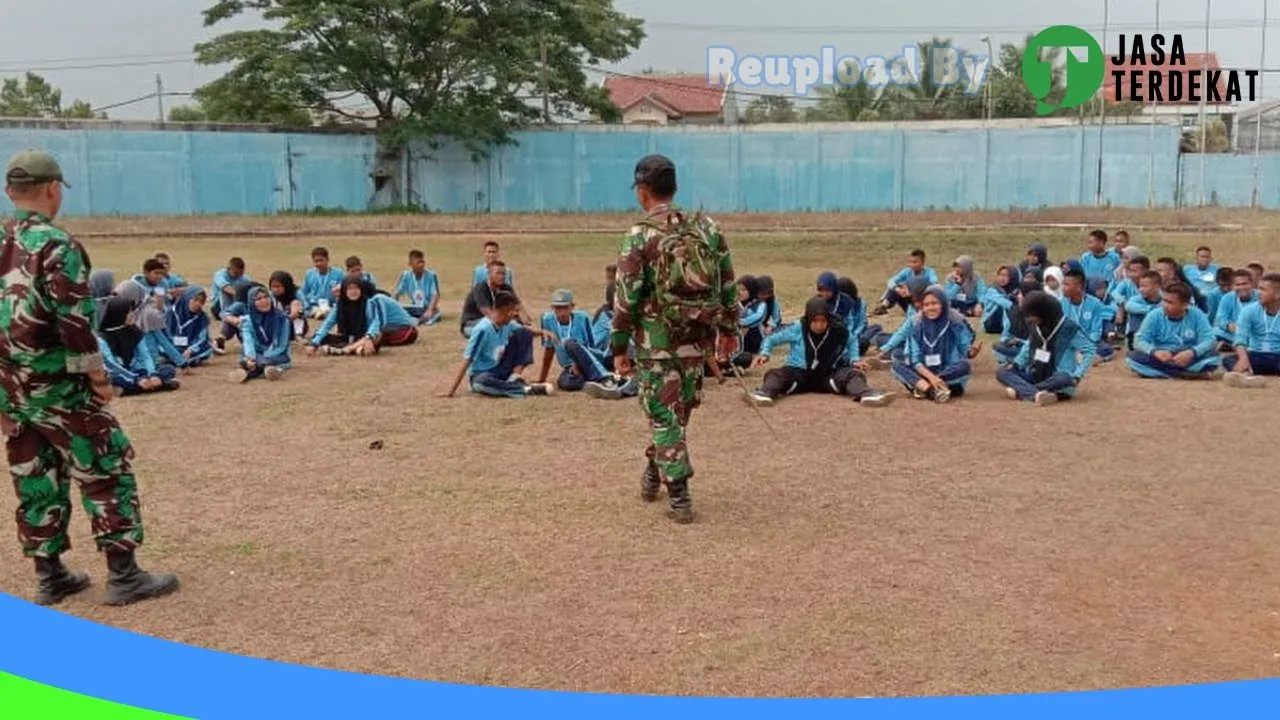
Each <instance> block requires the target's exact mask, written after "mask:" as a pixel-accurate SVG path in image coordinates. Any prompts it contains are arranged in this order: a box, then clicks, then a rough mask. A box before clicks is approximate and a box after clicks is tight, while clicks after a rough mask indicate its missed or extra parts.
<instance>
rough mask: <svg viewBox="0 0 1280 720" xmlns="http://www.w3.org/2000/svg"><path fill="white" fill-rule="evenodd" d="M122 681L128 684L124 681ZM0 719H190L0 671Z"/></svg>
mask: <svg viewBox="0 0 1280 720" xmlns="http://www.w3.org/2000/svg"><path fill="white" fill-rule="evenodd" d="M122 681H123V682H128V679H127V678H125V679H123V680H122ZM0 717H6V718H8V717H13V718H20V717H23V718H36V717H40V718H49V720H79V719H80V718H93V720H193V718H182V717H179V716H177V715H165V714H164V713H158V712H152V711H151V710H141V709H138V708H132V707H129V706H128V705H118V704H116V703H113V702H108V701H106V700H98V699H97V698H91V697H86V696H84V695H77V694H75V693H73V692H67V691H66V690H59V689H58V688H55V687H50V686H48V685H41V684H40V683H37V682H32V681H30V680H26V679H24V678H20V677H17V676H16V675H9V674H6V673H2V672H0Z"/></svg>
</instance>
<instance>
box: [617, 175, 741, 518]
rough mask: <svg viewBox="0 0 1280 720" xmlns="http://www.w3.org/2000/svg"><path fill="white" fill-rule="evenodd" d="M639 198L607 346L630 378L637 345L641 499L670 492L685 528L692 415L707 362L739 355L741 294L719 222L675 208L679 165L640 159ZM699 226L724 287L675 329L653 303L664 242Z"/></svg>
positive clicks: (689, 504)
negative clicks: (684, 227)
mask: <svg viewBox="0 0 1280 720" xmlns="http://www.w3.org/2000/svg"><path fill="white" fill-rule="evenodd" d="M633 187H634V188H635V190H636V199H637V200H638V201H639V203H640V206H641V207H642V208H643V209H644V211H645V213H646V214H645V217H644V218H643V219H642V220H641V222H639V223H637V224H636V225H635V226H633V227H632V228H631V231H630V232H629V233H628V235H627V236H626V237H625V238H624V239H623V241H622V249H621V256H620V257H619V258H618V280H617V290H616V293H615V299H614V313H613V327H612V330H613V332H612V335H611V337H610V345H611V347H612V352H613V356H614V368H615V370H616V372H618V374H620V375H624V376H625V375H630V374H631V373H632V370H633V367H632V363H631V360H630V359H629V358H628V355H627V349H628V346H629V345H630V344H631V343H632V342H634V344H635V352H636V367H635V368H634V370H635V371H636V373H637V375H638V376H639V382H640V400H641V404H642V406H643V407H644V412H645V416H646V417H647V418H648V421H649V428H650V431H651V433H652V438H651V442H650V444H649V447H648V449H647V450H646V452H645V455H646V456H647V457H648V464H647V465H646V467H645V471H644V473H643V475H642V477H641V485H640V496H641V498H642V499H644V500H645V501H646V502H653V501H655V500H657V498H658V491H659V490H660V488H661V485H662V484H665V485H666V486H667V495H668V499H669V501H670V505H671V510H670V512H669V514H670V516H671V517H672V518H673V519H674V520H676V521H677V522H681V523H688V522H692V521H693V501H692V499H691V498H690V496H689V480H690V478H692V477H693V466H692V465H690V463H689V451H688V448H687V446H686V443H685V433H686V428H687V427H688V424H689V416H690V415H691V414H692V412H693V410H694V408H696V407H697V406H698V405H699V404H700V402H701V395H702V377H703V368H704V363H705V362H706V360H707V356H708V355H709V354H710V353H711V352H712V351H714V350H716V349H717V348H716V338H717V335H718V336H719V339H720V347H719V352H718V353H717V354H718V355H719V356H721V357H730V356H732V354H733V352H734V351H735V350H736V344H737V337H738V314H739V305H738V294H737V293H738V291H737V285H736V280H735V279H734V272H733V260H732V257H731V256H730V253H729V248H728V246H727V245H726V244H725V242H724V239H723V238H722V237H721V236H720V231H719V229H718V227H717V226H716V224H715V222H714V221H712V220H711V219H709V218H705V217H703V216H701V215H699V216H697V217H686V216H685V215H684V213H682V212H681V211H680V210H678V209H677V208H676V207H674V206H673V205H672V204H671V199H672V198H673V197H674V196H675V192H676V169H675V165H674V164H673V163H672V162H671V160H669V159H668V158H666V157H663V156H661V155H650V156H648V157H645V158H643V159H641V160H640V162H639V163H637V165H636V168H635V184H634V186H633ZM685 222H691V223H695V224H696V226H697V228H698V230H699V231H700V234H701V235H702V237H704V238H705V239H706V241H707V244H708V245H709V246H710V248H711V250H712V251H713V252H714V254H715V257H716V258H717V262H718V275H719V282H720V287H719V288H714V289H712V291H711V295H712V297H713V300H712V302H711V305H712V306H714V307H713V308H711V309H712V310H714V312H710V313H704V314H700V315H699V316H698V317H697V318H695V319H694V320H693V321H689V322H683V323H674V322H672V321H671V320H670V318H669V315H670V313H666V314H664V313H663V312H662V310H663V309H662V308H660V307H658V303H657V302H656V301H657V299H658V296H659V295H660V294H661V293H660V292H657V290H658V289H659V286H660V285H661V282H662V280H661V278H658V277H657V267H658V263H659V260H660V255H661V251H660V250H659V240H660V239H661V238H662V237H663V236H664V235H665V234H667V233H669V232H670V231H671V229H672V228H673V227H676V226H679V225H680V224H681V223H685Z"/></svg>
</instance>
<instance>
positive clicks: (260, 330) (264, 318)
mask: <svg viewBox="0 0 1280 720" xmlns="http://www.w3.org/2000/svg"><path fill="white" fill-rule="evenodd" d="M261 293H267V297H270V296H271V291H270V290H268V289H266V288H265V287H262V286H261V285H258V286H257V287H254V288H252V289H250V290H249V295H248V297H247V298H246V300H247V301H248V305H249V307H248V309H247V311H246V312H247V315H248V317H249V324H250V327H252V328H253V331H254V332H255V333H257V335H256V336H255V337H254V340H257V341H258V344H259V346H260V347H261V348H262V349H263V350H266V349H267V348H270V347H271V346H272V345H273V344H274V342H275V338H276V337H278V336H279V335H280V334H281V332H285V333H287V331H288V327H289V316H288V315H285V314H284V311H282V310H281V309H280V308H279V306H277V305H276V304H275V301H274V300H273V301H272V303H271V309H270V310H268V311H266V312H262V311H261V310H259V309H258V303H257V300H258V295H259V294H261Z"/></svg>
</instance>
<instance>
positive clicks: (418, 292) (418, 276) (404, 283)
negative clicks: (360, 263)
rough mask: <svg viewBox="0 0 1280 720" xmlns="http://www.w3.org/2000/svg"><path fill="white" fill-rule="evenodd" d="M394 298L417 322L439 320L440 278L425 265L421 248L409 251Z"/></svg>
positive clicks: (436, 321)
mask: <svg viewBox="0 0 1280 720" xmlns="http://www.w3.org/2000/svg"><path fill="white" fill-rule="evenodd" d="M395 299H396V300H398V301H400V303H401V304H402V305H403V307H404V309H405V311H406V312H408V313H409V314H410V315H412V316H413V317H414V318H417V320H418V323H419V324H421V325H435V324H436V323H438V322H440V317H441V316H440V278H439V277H437V276H436V272H435V271H434V270H431V269H430V268H428V267H427V256H426V254H425V253H423V252H422V251H421V250H410V251H409V269H408V270H405V271H404V272H403V273H401V274H400V282H399V283H397V284H396V291H395ZM405 299H407V300H408V302H407V303H406V302H404V300H405Z"/></svg>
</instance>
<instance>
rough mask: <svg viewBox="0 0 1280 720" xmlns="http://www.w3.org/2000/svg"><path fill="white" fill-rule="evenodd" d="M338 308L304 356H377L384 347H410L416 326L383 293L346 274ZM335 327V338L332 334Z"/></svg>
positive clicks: (314, 336) (402, 310)
mask: <svg viewBox="0 0 1280 720" xmlns="http://www.w3.org/2000/svg"><path fill="white" fill-rule="evenodd" d="M338 297H339V300H338V306H337V308H336V309H335V310H334V312H332V313H331V314H330V315H329V317H327V318H325V321H324V324H323V325H321V326H320V329H319V330H317V331H316V334H315V335H313V336H312V338H311V341H310V342H309V343H308V345H307V350H306V353H307V357H312V356H314V355H315V352H316V349H317V348H323V349H324V352H325V354H326V355H359V356H366V355H376V354H377V353H378V351H379V350H380V349H382V348H383V347H395V346H400V345H412V344H413V343H414V342H416V341H417V340H418V327H417V325H418V323H417V321H416V320H415V319H414V318H413V317H412V316H410V315H409V313H407V312H405V309H404V308H402V307H400V304H399V303H397V302H396V301H395V300H394V299H392V298H391V297H390V296H388V295H387V294H386V293H381V292H378V291H377V290H374V289H373V286H371V285H369V283H367V282H365V281H364V280H362V279H361V276H360V275H356V274H352V275H348V276H347V279H346V280H344V281H343V283H342V287H341V288H340V291H339V295H338ZM334 328H337V330H338V332H337V334H336V335H334V334H331V333H332V331H333V330H334Z"/></svg>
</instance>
